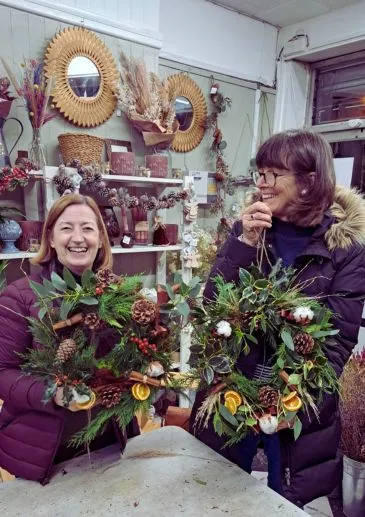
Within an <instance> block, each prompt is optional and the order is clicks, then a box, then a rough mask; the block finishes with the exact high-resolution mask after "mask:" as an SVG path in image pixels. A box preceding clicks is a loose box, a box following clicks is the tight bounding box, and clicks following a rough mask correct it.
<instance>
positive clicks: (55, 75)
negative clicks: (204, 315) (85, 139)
mask: <svg viewBox="0 0 365 517" xmlns="http://www.w3.org/2000/svg"><path fill="white" fill-rule="evenodd" d="M45 74H46V76H47V78H48V80H53V81H54V85H53V88H52V98H53V99H52V100H53V104H54V105H55V106H56V107H57V108H58V109H59V110H60V112H61V113H62V114H63V116H64V117H65V118H66V119H67V120H69V121H70V122H72V123H73V124H75V125H76V126H81V127H94V126H99V125H100V124H102V123H103V122H105V121H106V120H108V118H110V117H111V115H112V114H113V112H114V110H115V107H116V102H117V99H116V95H115V94H116V89H117V85H118V71H117V67H116V64H115V61H114V58H113V56H112V54H111V52H110V50H109V49H108V47H107V46H106V45H105V43H104V42H103V41H101V39H100V38H98V36H96V34H94V33H93V32H91V31H89V30H87V29H85V28H83V27H71V28H69V29H65V30H63V31H62V32H60V33H59V34H57V35H56V36H55V37H54V38H53V39H52V41H51V43H50V44H49V45H48V47H47V50H46V54H45Z"/></svg>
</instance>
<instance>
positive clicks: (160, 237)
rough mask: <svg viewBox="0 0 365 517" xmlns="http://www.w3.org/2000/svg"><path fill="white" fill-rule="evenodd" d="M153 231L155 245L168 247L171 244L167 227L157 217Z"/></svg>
mask: <svg viewBox="0 0 365 517" xmlns="http://www.w3.org/2000/svg"><path fill="white" fill-rule="evenodd" d="M153 230H154V231H153V239H152V243H153V244H155V245H156V246H168V245H169V244H170V243H169V240H168V238H167V235H166V226H165V225H164V224H163V222H162V218H161V217H155V224H154V226H153Z"/></svg>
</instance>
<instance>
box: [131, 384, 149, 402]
mask: <svg viewBox="0 0 365 517" xmlns="http://www.w3.org/2000/svg"><path fill="white" fill-rule="evenodd" d="M150 394H151V390H150V387H149V386H147V384H142V382H136V383H135V384H133V386H132V395H133V397H134V398H135V399H136V400H147V399H148V397H149V396H150Z"/></svg>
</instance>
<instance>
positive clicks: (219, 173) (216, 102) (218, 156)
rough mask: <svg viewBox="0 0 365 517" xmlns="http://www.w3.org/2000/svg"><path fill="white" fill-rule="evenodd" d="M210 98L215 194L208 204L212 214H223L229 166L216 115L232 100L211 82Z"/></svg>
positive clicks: (227, 188)
mask: <svg viewBox="0 0 365 517" xmlns="http://www.w3.org/2000/svg"><path fill="white" fill-rule="evenodd" d="M210 100H211V105H212V113H211V115H210V116H209V118H208V125H209V127H210V129H211V130H212V134H213V142H212V145H211V150H212V153H213V154H214V159H215V175H214V177H215V181H216V184H217V196H216V199H215V201H214V202H213V203H212V204H211V206H210V211H211V213H212V214H218V213H221V215H222V217H223V216H224V198H225V194H226V193H228V191H229V188H230V184H231V177H230V172H229V167H228V165H227V163H226V161H225V158H224V154H223V153H224V150H225V149H226V147H227V142H226V141H225V140H224V139H223V134H222V130H221V129H220V128H219V126H218V116H219V115H220V114H221V113H223V112H225V111H226V110H227V108H230V107H231V104H232V100H231V99H230V98H229V97H224V95H223V94H222V93H220V91H219V84H218V83H214V82H212V85H211V87H210Z"/></svg>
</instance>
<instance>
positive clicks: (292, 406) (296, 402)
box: [283, 395, 302, 411]
mask: <svg viewBox="0 0 365 517" xmlns="http://www.w3.org/2000/svg"><path fill="white" fill-rule="evenodd" d="M283 406H284V408H285V409H286V410H287V411H298V410H299V409H300V408H301V407H302V399H301V398H299V397H298V396H297V395H295V397H292V398H291V399H290V400H288V401H287V402H284V400H283Z"/></svg>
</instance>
